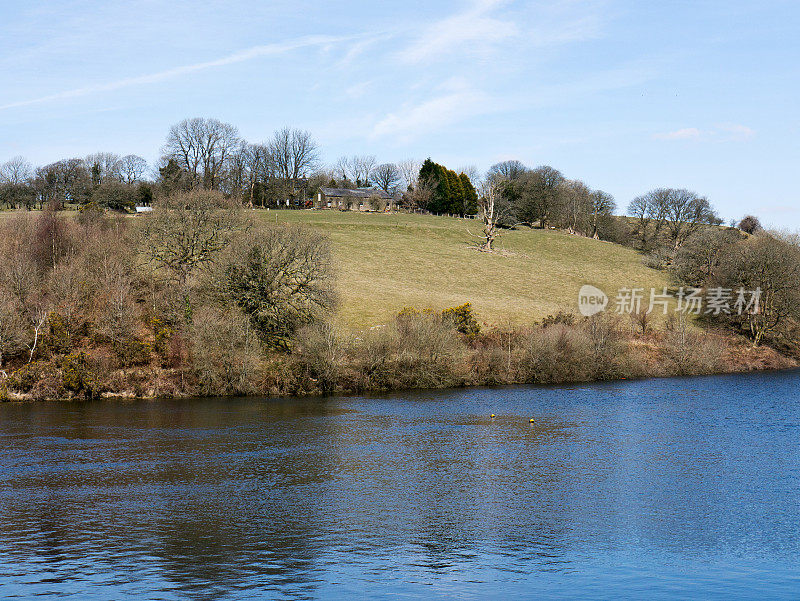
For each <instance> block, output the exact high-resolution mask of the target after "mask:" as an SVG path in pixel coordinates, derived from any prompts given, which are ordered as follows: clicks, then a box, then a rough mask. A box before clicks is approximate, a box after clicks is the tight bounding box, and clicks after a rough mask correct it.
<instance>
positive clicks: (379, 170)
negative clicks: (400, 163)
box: [371, 163, 400, 193]
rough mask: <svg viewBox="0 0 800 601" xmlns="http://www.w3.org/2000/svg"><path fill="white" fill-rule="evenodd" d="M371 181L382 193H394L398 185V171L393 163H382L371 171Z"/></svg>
mask: <svg viewBox="0 0 800 601" xmlns="http://www.w3.org/2000/svg"><path fill="white" fill-rule="evenodd" d="M371 177H372V181H373V182H375V184H376V185H377V186H378V187H379V188H380V189H381V190H383V191H384V192H386V193H394V192H395V191H396V190H397V186H398V185H399V184H400V171H399V170H398V169H397V165H395V164H394V163H382V164H381V165H378V166H377V167H375V168H374V169H373V170H372V176H371Z"/></svg>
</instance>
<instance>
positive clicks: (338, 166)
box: [333, 157, 356, 182]
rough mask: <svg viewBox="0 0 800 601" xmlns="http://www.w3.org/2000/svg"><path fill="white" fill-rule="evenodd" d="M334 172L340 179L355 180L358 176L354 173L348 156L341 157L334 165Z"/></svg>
mask: <svg viewBox="0 0 800 601" xmlns="http://www.w3.org/2000/svg"><path fill="white" fill-rule="evenodd" d="M333 172H334V173H335V174H336V177H337V178H339V179H340V180H346V181H351V182H355V180H356V176H355V175H353V170H352V167H351V165H350V159H349V158H347V157H339V158H338V159H337V160H336V163H335V164H334V166H333Z"/></svg>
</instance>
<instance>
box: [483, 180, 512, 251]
mask: <svg viewBox="0 0 800 601" xmlns="http://www.w3.org/2000/svg"><path fill="white" fill-rule="evenodd" d="M504 184H505V180H504V178H503V177H502V176H498V175H497V174H495V175H491V176H489V177H487V178H486V180H485V181H484V182H483V184H482V185H481V189H480V195H479V198H478V207H479V210H480V213H481V218H482V219H483V232H482V233H481V236H480V238H481V240H482V242H481V245H480V249H481V250H483V251H485V252H492V251H493V250H494V241H495V240H496V239H497V237H498V235H499V231H498V229H499V226H500V224H501V223H502V222H503V219H504V218H505V217H506V214H507V205H506V204H505V203H504V202H503V186H504Z"/></svg>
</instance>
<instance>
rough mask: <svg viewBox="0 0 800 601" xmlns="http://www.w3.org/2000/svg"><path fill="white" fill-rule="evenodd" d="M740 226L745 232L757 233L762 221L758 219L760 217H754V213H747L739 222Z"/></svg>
mask: <svg viewBox="0 0 800 601" xmlns="http://www.w3.org/2000/svg"><path fill="white" fill-rule="evenodd" d="M738 227H739V229H740V230H742V231H743V232H744V233H745V234H755V233H756V232H757V231H758V230H760V229H761V222H760V221H759V220H758V217H754V216H753V215H746V216H745V217H744V218H743V219H742V220H741V221H740V222H739V225H738Z"/></svg>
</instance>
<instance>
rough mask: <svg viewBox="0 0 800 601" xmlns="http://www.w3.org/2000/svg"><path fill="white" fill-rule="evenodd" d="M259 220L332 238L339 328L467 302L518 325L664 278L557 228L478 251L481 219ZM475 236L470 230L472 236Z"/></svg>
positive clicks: (290, 214)
mask: <svg viewBox="0 0 800 601" xmlns="http://www.w3.org/2000/svg"><path fill="white" fill-rule="evenodd" d="M258 216H259V218H261V219H264V220H267V221H272V222H275V221H277V222H278V223H304V224H307V225H309V226H311V227H314V228H317V229H319V230H321V231H324V232H325V233H326V234H328V236H330V238H331V241H332V244H333V250H334V256H335V260H336V272H337V277H338V282H337V288H338V291H339V293H340V295H341V307H340V310H339V314H338V317H337V320H338V323H339V325H341V326H345V327H351V328H363V327H369V326H373V325H378V324H384V323H386V322H387V321H388V320H390V319H391V318H392V316H394V315H395V314H396V313H397V312H398V311H399V310H400V309H402V308H403V307H405V306H414V307H418V308H424V307H432V308H435V309H443V308H446V307H450V306H454V305H460V304H462V303H465V302H467V301H469V302H471V303H472V304H473V307H474V309H475V311H476V313H477V314H478V317H479V319H481V320H483V321H485V322H486V323H488V324H505V323H510V324H514V325H520V324H524V323H529V322H531V321H532V320H535V319H540V318H542V317H544V316H546V315H548V314H553V313H555V312H557V311H558V310H559V309H570V310H576V309H577V295H578V290H579V289H580V287H581V286H582V285H583V284H593V285H595V286H597V287H598V288H600V289H602V290H604V291H605V292H606V294H608V295H609V296H610V297H611V298H612V303H613V297H614V296H615V295H616V291H617V290H618V289H619V288H620V287H623V286H628V287H631V286H635V287H640V288H645V289H646V290H647V291H648V293H649V289H650V288H651V287H656V288H660V287H662V286H665V285H667V278H666V276H665V274H663V273H660V272H658V271H655V270H653V269H649V268H647V267H645V266H644V265H643V264H642V261H641V256H640V255H639V254H638V253H636V252H635V251H633V250H631V249H628V248H624V247H622V246H619V245H616V244H612V243H609V242H601V241H598V240H591V239H588V238H582V237H579V236H572V235H569V234H566V233H564V232H560V231H541V230H529V229H521V230H517V231H510V232H507V233H505V234H504V235H503V236H502V237H501V238H500V240H499V243H498V249H500V252H497V253H494V254H487V253H482V252H479V251H478V250H476V249H475V248H474V242H475V241H476V238H475V236H474V235H472V234H477V233H478V230H479V228H480V224H479V222H477V221H470V220H463V219H456V218H448V217H435V216H429V215H409V214H403V213H399V214H382V213H356V212H342V211H258ZM471 232H472V234H471Z"/></svg>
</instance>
